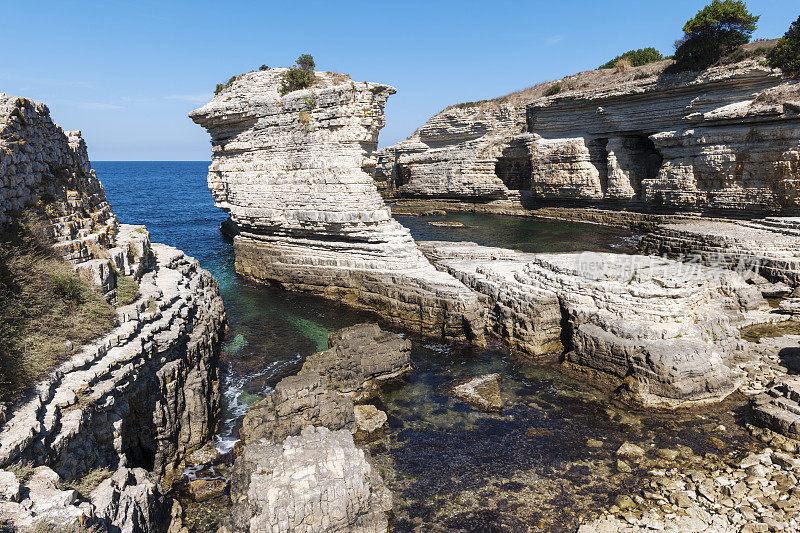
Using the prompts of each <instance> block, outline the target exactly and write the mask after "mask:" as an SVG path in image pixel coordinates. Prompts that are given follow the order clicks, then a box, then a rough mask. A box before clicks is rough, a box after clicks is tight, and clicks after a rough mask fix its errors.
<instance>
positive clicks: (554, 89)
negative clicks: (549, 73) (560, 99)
mask: <svg viewBox="0 0 800 533" xmlns="http://www.w3.org/2000/svg"><path fill="white" fill-rule="evenodd" d="M560 92H561V83H554V84H553V85H551V86H550V87H548V88H547V90H545V92H544V95H545V96H555V95H557V94H558V93H560Z"/></svg>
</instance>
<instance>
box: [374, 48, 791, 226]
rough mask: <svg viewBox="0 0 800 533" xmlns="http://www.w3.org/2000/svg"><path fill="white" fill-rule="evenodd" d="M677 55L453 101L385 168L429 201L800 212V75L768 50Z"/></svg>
mask: <svg viewBox="0 0 800 533" xmlns="http://www.w3.org/2000/svg"><path fill="white" fill-rule="evenodd" d="M748 46H750V47H751V48H752V47H755V44H753V45H748ZM670 63H671V62H670V61H669V60H665V61H661V62H658V63H651V64H647V65H643V66H640V67H635V68H632V69H628V70H626V71H624V72H616V71H614V70H613V69H601V70H596V71H587V72H581V73H579V74H575V75H573V76H567V77H565V78H562V79H560V80H555V81H553V82H550V83H543V84H539V85H536V86H534V87H531V88H529V89H526V90H524V91H520V92H517V93H512V94H509V95H506V96H503V97H500V98H496V99H493V100H484V101H480V102H468V103H463V104H457V105H453V106H450V107H448V108H446V109H445V110H443V111H442V112H441V113H439V114H438V115H436V116H434V117H432V118H431V119H430V120H429V121H428V122H426V123H425V124H424V125H422V126H421V127H420V128H419V129H418V130H417V131H416V132H415V133H414V134H413V135H412V136H411V137H409V138H408V139H407V140H405V141H401V142H400V143H398V144H396V145H395V146H391V147H388V148H384V149H381V150H379V151H378V152H377V156H376V157H377V165H376V169H375V181H376V183H377V184H378V187H379V189H380V190H381V192H382V194H384V196H386V197H387V198H392V199H394V200H396V201H397V202H398V205H399V206H400V207H402V206H403V205H405V204H409V205H413V206H414V208H415V209H420V208H423V207H424V206H426V205H427V206H428V208H429V209H431V208H433V209H441V208H450V209H465V210H471V209H476V210H480V211H488V212H510V213H515V214H526V213H528V212H529V211H531V210H532V211H537V210H540V209H541V208H543V207H545V208H546V207H547V206H558V205H568V206H569V205H572V206H574V205H578V206H586V205H590V206H595V205H596V206H599V207H605V208H607V209H610V210H620V209H623V210H630V211H634V212H643V213H666V214H672V213H686V214H696V213H702V214H714V213H716V214H720V213H727V214H741V213H758V212H760V213H775V212H782V213H788V214H791V212H792V211H793V210H795V209H796V208H797V205H796V198H795V195H794V193H793V192H792V191H793V188H794V184H795V183H796V182H797V180H798V174H797V169H796V168H795V166H793V165H792V164H790V163H789V162H791V161H793V160H796V158H797V154H798V146H797V138H798V136H800V134H799V133H798V128H800V115H798V113H799V112H800V93H798V86H797V83H796V82H794V81H792V80H787V79H786V78H785V77H783V76H782V75H781V72H780V71H779V70H771V69H769V68H768V67H765V66H764V64H763V60H759V58H758V57H754V58H753V59H748V60H745V61H742V62H739V63H734V64H730V65H723V66H715V67H711V68H709V69H707V70H705V71H703V72H692V73H671V72H670V71H669V69H668V68H667V67H668V66H669V65H670ZM553 93H555V94H553ZM445 206H447V207H445ZM578 214H580V212H579V213H578ZM588 215H590V213H588ZM567 216H575V213H567Z"/></svg>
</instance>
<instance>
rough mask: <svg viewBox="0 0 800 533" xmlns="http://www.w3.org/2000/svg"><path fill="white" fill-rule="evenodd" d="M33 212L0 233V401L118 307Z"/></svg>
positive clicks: (108, 320) (103, 327) (109, 320)
mask: <svg viewBox="0 0 800 533" xmlns="http://www.w3.org/2000/svg"><path fill="white" fill-rule="evenodd" d="M42 230H43V228H42V226H41V223H40V222H38V221H37V219H36V218H35V217H33V216H32V215H28V216H26V217H24V218H22V219H21V220H20V221H19V222H18V223H16V224H14V225H12V226H11V227H9V228H7V229H5V230H4V231H3V232H2V233H0V302H3V305H0V401H4V402H9V401H13V400H15V399H17V398H19V396H20V395H21V393H22V392H23V391H24V389H25V387H27V386H29V385H31V384H32V383H34V382H36V381H37V380H39V379H41V378H43V377H45V376H46V375H47V373H49V372H50V371H51V370H52V369H53V368H54V367H55V366H56V365H57V364H58V363H59V362H61V361H62V360H64V359H65V358H66V357H67V356H68V355H69V352H68V349H67V346H69V344H68V343H71V344H72V345H73V346H79V345H81V344H83V343H86V342H87V341H89V340H91V339H93V338H95V337H98V336H100V335H101V334H103V333H105V332H106V331H108V329H110V328H111V327H112V326H113V324H114V321H115V311H114V308H113V307H112V306H111V305H109V304H108V303H107V302H106V300H105V298H104V297H103V295H102V294H101V293H100V292H99V291H97V290H96V289H95V288H94V287H93V286H92V285H91V284H90V283H88V282H86V281H84V280H82V279H81V278H80V277H79V276H78V275H77V274H76V273H75V271H74V270H73V269H72V267H71V265H69V264H68V263H67V262H65V261H64V260H63V259H62V258H61V256H59V255H58V253H57V252H55V251H54V250H53V248H52V247H51V245H50V243H49V242H47V240H46V239H45V238H44V236H43V231H42Z"/></svg>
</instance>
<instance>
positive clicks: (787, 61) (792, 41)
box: [767, 17, 800, 76]
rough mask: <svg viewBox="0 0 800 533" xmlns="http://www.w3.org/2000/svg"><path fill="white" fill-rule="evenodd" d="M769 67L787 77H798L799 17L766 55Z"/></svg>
mask: <svg viewBox="0 0 800 533" xmlns="http://www.w3.org/2000/svg"><path fill="white" fill-rule="evenodd" d="M767 61H769V66H771V67H773V68H779V69H781V70H783V72H785V73H786V74H788V75H789V76H800V17H797V20H795V21H794V22H792V24H791V26H789V30H788V31H787V32H786V33H785V34H784V36H783V37H781V38H780V39H778V44H777V45H776V46H775V48H773V49H772V50H770V52H769V54H768V55H767Z"/></svg>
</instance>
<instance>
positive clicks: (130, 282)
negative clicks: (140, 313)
mask: <svg viewBox="0 0 800 533" xmlns="http://www.w3.org/2000/svg"><path fill="white" fill-rule="evenodd" d="M138 297H139V284H138V283H137V282H136V280H135V279H133V278H132V277H131V276H123V275H122V274H119V273H118V274H117V305H128V304H132V303H133V302H135V301H136V299H137V298H138Z"/></svg>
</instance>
